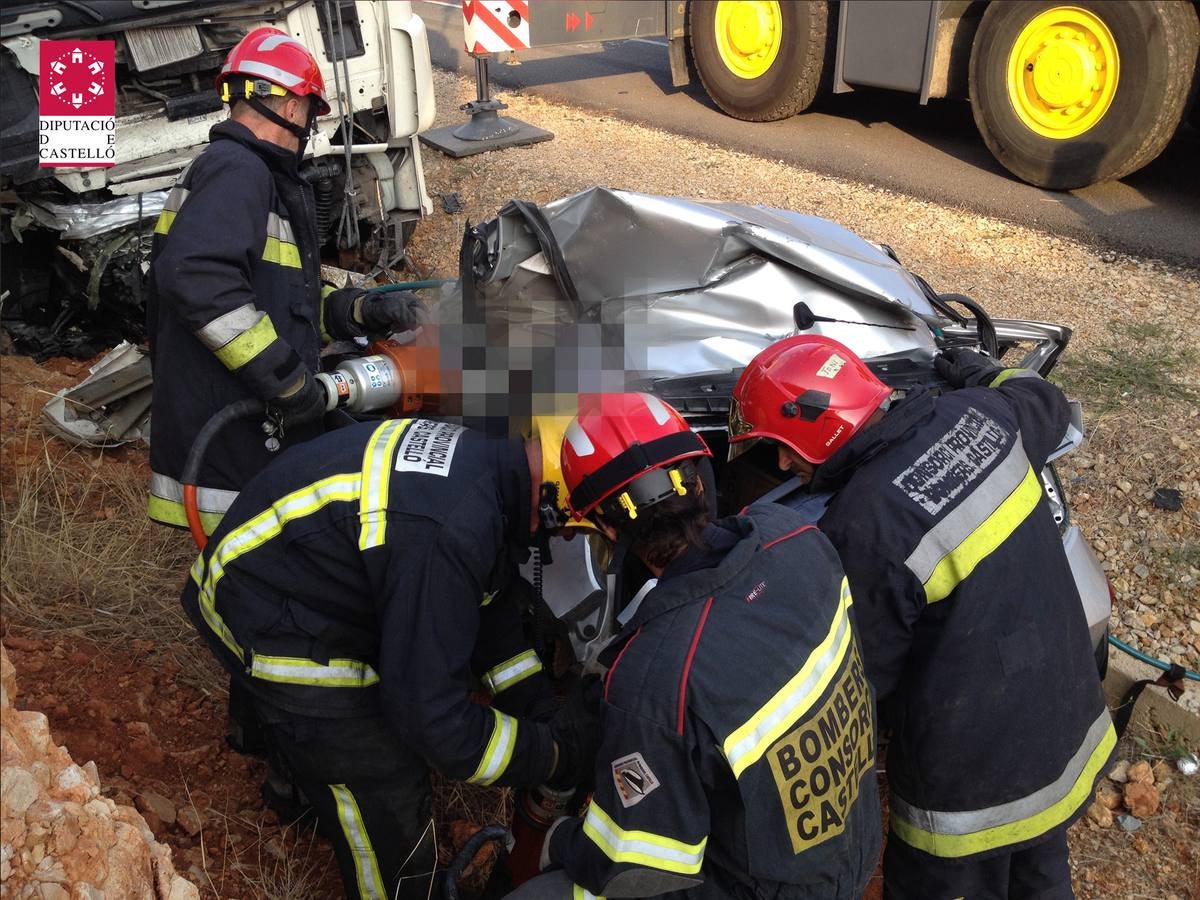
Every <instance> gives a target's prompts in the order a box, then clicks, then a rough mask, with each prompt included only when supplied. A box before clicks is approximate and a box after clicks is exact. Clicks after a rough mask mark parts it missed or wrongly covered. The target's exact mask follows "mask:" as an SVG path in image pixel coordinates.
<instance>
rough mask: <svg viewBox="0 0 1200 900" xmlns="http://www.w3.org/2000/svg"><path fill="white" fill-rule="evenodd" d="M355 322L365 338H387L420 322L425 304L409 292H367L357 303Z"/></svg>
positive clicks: (423, 314)
mask: <svg viewBox="0 0 1200 900" xmlns="http://www.w3.org/2000/svg"><path fill="white" fill-rule="evenodd" d="M355 319H356V320H357V322H358V323H359V326H360V327H361V328H362V330H363V331H364V332H365V333H366V334H367V336H368V337H386V336H387V335H389V334H392V333H393V332H397V331H412V330H413V329H414V328H416V327H417V326H418V325H420V324H421V323H423V322H424V321H425V304H424V303H422V302H421V298H420V297H418V296H417V295H416V294H414V293H411V292H410V291H387V292H382V291H367V292H365V293H364V294H363V297H362V299H361V300H359V302H358V304H357V310H356V313H355Z"/></svg>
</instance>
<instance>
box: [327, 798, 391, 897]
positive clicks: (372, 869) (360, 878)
mask: <svg viewBox="0 0 1200 900" xmlns="http://www.w3.org/2000/svg"><path fill="white" fill-rule="evenodd" d="M329 790H330V792H331V793H332V794H333V799H334V802H335V803H337V814H338V821H339V822H340V823H341V826H342V834H343V835H345V836H346V843H347V844H348V845H349V846H350V854H351V856H352V857H353V859H354V875H355V881H357V882H358V896H359V900H387V892H386V891H385V890H384V887H383V877H382V876H381V875H380V874H379V861H378V860H377V859H376V858H375V850H374V848H373V847H372V846H371V837H370V835H369V834H367V826H366V825H365V824H363V818H362V813H361V812H359V809H358V801H357V800H355V799H354V794H352V793H351V792H350V789H349V788H348V787H346V786H345V785H344V784H331V785H330V786H329Z"/></svg>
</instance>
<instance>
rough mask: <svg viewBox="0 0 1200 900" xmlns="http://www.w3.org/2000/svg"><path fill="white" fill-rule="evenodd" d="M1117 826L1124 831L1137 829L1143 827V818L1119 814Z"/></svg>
mask: <svg viewBox="0 0 1200 900" xmlns="http://www.w3.org/2000/svg"><path fill="white" fill-rule="evenodd" d="M1116 821H1117V827H1118V828H1120V829H1121V830H1122V831H1137V830H1138V829H1139V828H1141V827H1142V820H1141V819H1139V818H1136V817H1135V816H1131V815H1127V814H1122V815H1119V816H1117V819H1116Z"/></svg>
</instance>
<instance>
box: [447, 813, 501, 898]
mask: <svg viewBox="0 0 1200 900" xmlns="http://www.w3.org/2000/svg"><path fill="white" fill-rule="evenodd" d="M507 838H508V829H507V828H505V827H504V826H503V825H486V826H484V827H483V828H480V829H479V830H478V831H477V832H475V833H474V834H473V835H471V837H470V838H468V839H467V842H466V843H465V844H463V848H462V849H461V850H459V851H458V855H457V856H455V857H454V859H453V860H452V861H451V863H450V867H449V868H448V869H446V886H445V894H446V900H458V879H459V877H460V876H461V875H462V873H463V869H465V868H466V867H467V865H468V864H470V862H471V860H473V859H474V858H475V854H476V853H478V852H479V848H480V847H482V846H483V845H484V844H486V843H487V842H488V841H500V842H501V846H503V844H504V841H505V840H507Z"/></svg>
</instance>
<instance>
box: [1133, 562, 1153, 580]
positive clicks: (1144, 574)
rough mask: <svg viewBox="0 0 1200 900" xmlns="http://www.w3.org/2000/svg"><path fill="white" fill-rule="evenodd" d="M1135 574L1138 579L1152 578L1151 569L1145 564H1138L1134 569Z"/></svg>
mask: <svg viewBox="0 0 1200 900" xmlns="http://www.w3.org/2000/svg"><path fill="white" fill-rule="evenodd" d="M1133 574H1134V575H1136V576H1137V577H1138V578H1148V577H1150V567H1149V566H1147V565H1146V564H1145V563H1138V564H1137V565H1136V566H1134V567H1133Z"/></svg>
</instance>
